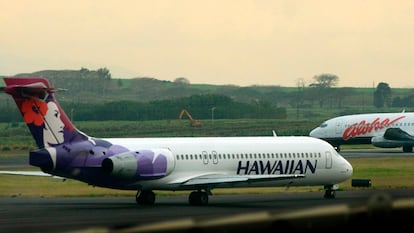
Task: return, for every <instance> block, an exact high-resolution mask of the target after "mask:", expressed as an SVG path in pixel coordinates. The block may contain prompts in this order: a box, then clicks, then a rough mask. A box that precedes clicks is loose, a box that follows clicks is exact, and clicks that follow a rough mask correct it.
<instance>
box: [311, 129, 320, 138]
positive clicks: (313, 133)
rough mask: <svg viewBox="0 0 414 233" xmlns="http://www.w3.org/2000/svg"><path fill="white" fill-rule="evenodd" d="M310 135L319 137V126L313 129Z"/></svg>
mask: <svg viewBox="0 0 414 233" xmlns="http://www.w3.org/2000/svg"><path fill="white" fill-rule="evenodd" d="M309 136H311V137H318V128H315V129H313V130H312V131H310V133H309Z"/></svg>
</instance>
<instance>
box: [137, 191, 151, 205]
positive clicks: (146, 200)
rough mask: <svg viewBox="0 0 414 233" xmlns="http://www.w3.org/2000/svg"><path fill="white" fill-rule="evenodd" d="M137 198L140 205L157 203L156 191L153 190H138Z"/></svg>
mask: <svg viewBox="0 0 414 233" xmlns="http://www.w3.org/2000/svg"><path fill="white" fill-rule="evenodd" d="M135 200H136V202H137V204H139V205H153V204H154V203H155V193H154V192H153V191H151V190H143V191H138V192H137V195H136V196H135Z"/></svg>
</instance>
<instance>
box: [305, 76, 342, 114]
mask: <svg viewBox="0 0 414 233" xmlns="http://www.w3.org/2000/svg"><path fill="white" fill-rule="evenodd" d="M313 79H314V80H315V82H314V83H312V84H310V85H309V86H310V87H314V88H315V89H314V91H315V92H316V96H317V97H318V101H319V107H321V108H322V107H323V106H324V104H325V102H326V101H327V100H330V99H331V97H332V96H333V95H334V94H335V93H333V91H332V90H331V87H333V86H336V84H337V83H338V79H339V78H338V76H336V75H334V74H320V75H315V76H313Z"/></svg>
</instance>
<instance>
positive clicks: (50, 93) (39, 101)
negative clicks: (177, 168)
mask: <svg viewBox="0 0 414 233" xmlns="http://www.w3.org/2000/svg"><path fill="white" fill-rule="evenodd" d="M4 82H5V83H6V87H5V88H4V92H6V93H7V94H9V95H11V96H12V97H13V99H14V101H15V102H16V104H17V107H18V108H19V110H20V113H21V114H22V116H23V120H24V122H25V123H26V124H27V126H28V127H29V130H30V132H31V134H32V136H33V138H34V139H35V141H36V144H37V146H38V148H39V149H42V148H48V147H55V146H57V145H60V144H63V143H69V142H76V141H82V140H88V137H87V136H86V135H85V134H83V133H82V132H81V131H79V130H77V129H76V128H75V126H74V125H73V124H72V122H71V121H70V120H69V118H68V117H67V115H66V114H65V112H64V111H63V110H62V108H61V107H60V105H59V104H58V102H57V101H56V99H55V97H54V92H56V91H60V90H62V89H55V88H52V87H51V86H50V84H49V82H48V81H47V79H44V78H4Z"/></svg>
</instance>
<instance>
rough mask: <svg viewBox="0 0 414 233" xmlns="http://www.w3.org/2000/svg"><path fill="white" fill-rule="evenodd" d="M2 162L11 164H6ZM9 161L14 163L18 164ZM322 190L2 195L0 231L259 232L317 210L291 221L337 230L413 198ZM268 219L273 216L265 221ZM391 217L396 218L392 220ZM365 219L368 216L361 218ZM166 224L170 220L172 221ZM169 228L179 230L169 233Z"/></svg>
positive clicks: (413, 215)
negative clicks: (204, 199) (357, 216)
mask: <svg viewBox="0 0 414 233" xmlns="http://www.w3.org/2000/svg"><path fill="white" fill-rule="evenodd" d="M341 154H342V155H343V156H344V157H345V158H346V157H353V158H354V157H364V156H391V155H392V156H414V154H412V153H403V152H400V151H398V150H397V149H393V150H388V149H387V150H376V151H375V152H372V151H371V152H370V151H369V150H344V151H342V152H341ZM3 164H4V163H3ZM7 164H8V166H9V165H10V163H7ZM12 165H13V166H14V165H16V166H17V165H18V164H12ZM213 193H214V192H213ZM323 194H324V193H323V191H320V192H306V193H305V192H299V193H296V192H289V191H287V192H275V193H267V194H259V195H258V194H254V195H253V194H252V195H246V194H233V195H213V196H210V200H209V205H208V206H190V205H189V204H188V201H187V198H188V197H187V196H184V195H177V196H158V197H157V202H156V204H155V205H154V206H138V205H137V204H136V203H135V199H134V198H133V197H82V198H72V197H71V198H65V197H59V198H23V197H3V198H0V232H2V233H12V232H13V233H14V232H27V233H35V232H42V233H49V232H57V233H68V232H76V233H78V232H79V233H81V232H82V233H83V232H86V231H88V232H114V233H115V232H116V233H118V232H119V233H120V232H163V231H162V230H159V229H158V230H154V229H153V228H146V229H147V230H146V231H145V228H144V227H146V226H148V225H151V224H154V225H153V226H157V227H160V226H163V224H161V223H165V222H169V223H170V224H169V225H167V226H168V228H167V229H164V230H168V231H169V232H220V231H221V232H223V231H225V232H243V231H242V230H247V229H249V228H248V227H251V228H250V230H251V231H253V230H255V231H256V230H260V229H261V228H263V227H266V226H267V227H268V226H269V225H266V224H265V223H269V222H271V223H272V225H270V227H271V228H264V229H262V230H269V229H272V230H274V228H275V227H276V226H277V227H280V224H275V223H280V221H279V222H278V221H276V220H275V219H280V218H281V217H280V216H281V215H283V214H285V215H283V216H288V215H289V214H292V213H293V214H298V213H307V214H308V215H309V214H316V216H319V218H321V219H319V220H318V221H316V222H314V221H313V220H312V221H311V220H310V219H311V218H309V217H305V219H306V221H305V222H304V223H303V224H302V223H301V224H296V223H295V224H292V225H295V226H298V227H312V226H313V227H317V226H319V225H318V224H323V226H326V227H328V228H329V227H335V228H337V226H340V225H341V224H345V223H344V221H349V220H352V218H350V217H349V216H350V215H349V212H350V211H356V212H357V213H360V212H358V211H362V210H361V208H362V209H363V208H364V207H366V206H371V207H372V203H373V202H374V203H375V205H374V207H375V208H374V209H376V208H377V207H378V206H379V207H380V208H379V210H380V212H381V211H383V210H384V209H383V208H384V207H385V208H388V207H390V206H391V203H395V202H398V201H405V200H408V201H409V203H414V200H413V199H411V198H412V197H414V190H412V189H398V190H386V191H381V190H373V189H370V188H366V189H364V188H360V189H356V190H354V191H337V195H336V198H335V199H324V198H323ZM331 207H332V208H333V209H329V213H328V216H331V217H332V216H335V214H338V213H339V212H341V214H344V213H343V212H344V211H345V212H348V214H345V215H339V216H338V217H337V218H331V219H330V220H327V221H325V220H326V218H327V217H328V216H322V217H321V216H320V214H323V213H324V211H326V209H324V208H331ZM334 207H335V208H334ZM377 209H378V208H377ZM386 210H387V209H386ZM301 211H304V212H301ZM381 213H382V212H381ZM387 213H388V212H387ZM234 216H238V218H231V219H229V218H230V217H234ZM243 216H244V217H243ZM344 216H345V217H344ZM387 216H388V215H387ZM407 218H408V219H414V204H413V205H412V206H411V204H410V207H409V210H408V211H405V212H404V217H403V218H400V217H398V219H399V220H398V221H399V222H398V224H399V225H400V226H403V225H405V224H406V225H407V226H409V224H410V223H411V222H410V221H406V219H407ZM226 219H227V220H228V221H230V222H231V221H233V223H232V224H230V226H224V225H225V224H228V223H225V224H224V225H223V221H224V220H226ZM269 219H273V220H271V221H270V220H269ZM387 219H390V218H387ZM392 219H393V221H395V218H392ZM365 220H367V219H366V218H364V221H365ZM234 221H235V222H234ZM255 221H256V222H255ZM337 221H339V222H337ZM401 221H404V222H401ZM321 222H322V223H321ZM376 222H379V223H376V224H381V221H376ZM171 223H174V224H172V225H171ZM212 223H215V224H216V225H215V228H208V227H207V226H211V224H212ZM282 223H283V224H281V226H284V227H285V228H286V227H287V226H292V225H289V222H286V221H283V222H282ZM356 223H360V221H359V220H358V221H356ZM209 224H210V225H209ZM220 224H221V225H220ZM246 224H248V225H246ZM346 224H347V223H346ZM354 224H355V221H354ZM213 225H214V224H213ZM218 225H220V226H221V228H220V227H219V226H218ZM379 226H381V225H379ZM140 227H141V228H140ZM174 227H176V228H174ZM180 227H181V228H180ZM225 227H230V228H225ZM346 227H347V226H343V227H342V229H346ZM352 227H354V225H352ZM370 227H371V229H373V227H372V226H370ZM148 229H153V230H148ZM174 229H178V230H175V231H174ZM288 229H290V228H288ZM318 229H319V228H318ZM398 229H399V228H398ZM256 232H257V231H256ZM300 232H302V231H300Z"/></svg>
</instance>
